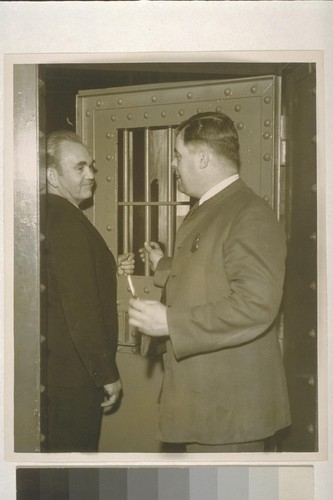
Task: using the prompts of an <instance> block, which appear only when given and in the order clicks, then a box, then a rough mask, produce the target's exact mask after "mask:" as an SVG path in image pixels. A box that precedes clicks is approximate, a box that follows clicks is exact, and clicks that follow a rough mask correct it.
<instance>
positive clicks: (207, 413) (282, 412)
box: [155, 180, 290, 444]
mask: <svg viewBox="0 0 333 500" xmlns="http://www.w3.org/2000/svg"><path fill="white" fill-rule="evenodd" d="M285 257H286V246H285V236H284V231H283V229H282V228H281V226H280V224H279V223H278V221H277V219H276V217H275V214H274V213H273V211H272V210H271V209H270V207H269V206H268V205H267V203H265V202H264V201H263V200H262V199H260V198H259V197H258V196H256V195H255V194H254V193H253V192H252V191H251V190H250V189H249V188H247V187H246V185H245V184H244V183H243V182H242V181H241V180H238V181H236V182H234V183H233V184H231V185H230V186H228V187H227V188H226V189H224V190H223V191H221V192H220V193H218V194H217V195H215V196H214V197H212V198H211V199H209V200H207V201H206V202H204V203H203V204H202V205H201V206H199V207H198V208H196V209H195V210H192V212H191V213H190V215H189V216H188V217H187V218H186V219H185V221H184V222H183V224H182V226H181V227H180V229H179V231H178V234H177V237H176V242H175V252H174V257H173V259H172V263H171V262H170V259H162V260H161V261H160V263H159V266H158V268H157V272H156V274H155V283H156V284H157V285H160V286H161V285H162V284H163V282H164V281H165V278H166V275H167V274H168V279H167V283H166V305H167V319H168V326H169V331H170V340H168V342H167V352H166V354H165V355H164V366H165V374H164V380H163V387H162V391H161V397H160V409H159V430H158V438H159V439H161V440H162V441H165V442H198V443H202V444H223V443H240V442H247V441H254V440H260V439H263V438H265V437H268V436H271V435H273V434H274V433H275V432H276V431H277V430H278V429H281V428H283V427H286V426H287V425H289V423H290V417H289V403H288V396H287V389H286V381H285V375H284V369H283V363H282V357H281V352H280V346H279V342H278V338H277V335H276V330H275V328H274V320H275V318H276V316H277V313H278V311H279V306H280V302H281V297H282V289H283V281H284V267H285ZM170 265H171V269H170Z"/></svg>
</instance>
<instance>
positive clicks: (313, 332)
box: [308, 328, 316, 339]
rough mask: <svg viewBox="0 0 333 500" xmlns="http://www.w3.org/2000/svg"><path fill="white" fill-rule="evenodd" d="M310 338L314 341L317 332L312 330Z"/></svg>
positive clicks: (309, 334)
mask: <svg viewBox="0 0 333 500" xmlns="http://www.w3.org/2000/svg"><path fill="white" fill-rule="evenodd" d="M308 336H309V337H310V338H312V339H314V338H316V330H315V329H314V328H312V330H310V331H309V333H308Z"/></svg>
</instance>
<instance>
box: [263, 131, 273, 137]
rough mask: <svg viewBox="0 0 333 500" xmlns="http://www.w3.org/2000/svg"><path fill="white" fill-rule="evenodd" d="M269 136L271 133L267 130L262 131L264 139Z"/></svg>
mask: <svg viewBox="0 0 333 500" xmlns="http://www.w3.org/2000/svg"><path fill="white" fill-rule="evenodd" d="M270 137H271V134H270V133H269V132H264V134H263V138H264V139H270Z"/></svg>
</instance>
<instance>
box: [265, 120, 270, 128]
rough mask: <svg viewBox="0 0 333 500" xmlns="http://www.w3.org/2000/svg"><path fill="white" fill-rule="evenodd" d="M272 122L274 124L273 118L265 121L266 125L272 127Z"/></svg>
mask: <svg viewBox="0 0 333 500" xmlns="http://www.w3.org/2000/svg"><path fill="white" fill-rule="evenodd" d="M271 124H272V122H271V120H265V121H264V125H265V127H270V126H271Z"/></svg>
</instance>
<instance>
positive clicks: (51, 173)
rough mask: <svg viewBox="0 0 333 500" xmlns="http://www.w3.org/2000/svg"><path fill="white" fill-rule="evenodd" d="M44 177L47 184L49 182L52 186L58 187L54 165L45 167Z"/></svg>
mask: <svg viewBox="0 0 333 500" xmlns="http://www.w3.org/2000/svg"><path fill="white" fill-rule="evenodd" d="M46 178H47V182H48V184H50V185H51V186H52V187H54V188H57V187H58V184H59V183H58V172H57V171H56V169H55V168H54V167H49V168H48V169H46Z"/></svg>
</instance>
